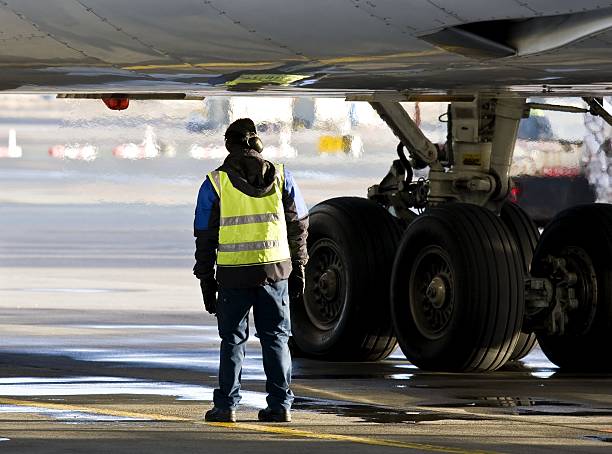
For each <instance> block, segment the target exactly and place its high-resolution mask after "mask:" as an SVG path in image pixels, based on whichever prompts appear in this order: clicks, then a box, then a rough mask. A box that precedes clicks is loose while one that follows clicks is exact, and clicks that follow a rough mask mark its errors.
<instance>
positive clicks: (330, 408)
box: [293, 397, 485, 424]
mask: <svg viewBox="0 0 612 454" xmlns="http://www.w3.org/2000/svg"><path fill="white" fill-rule="evenodd" d="M293 408H294V409H296V410H306V411H314V412H317V413H324V414H331V415H336V416H343V417H349V418H358V419H360V420H361V421H362V422H369V423H378V424H400V423H404V424H416V423H419V422H430V421H444V420H463V421H466V420H469V421H480V420H484V419H485V418H481V417H479V416H475V415H470V414H465V415H457V414H452V415H451V414H445V413H442V412H437V411H436V412H432V411H425V410H423V411H405V410H396V409H393V408H387V407H377V406H375V405H371V404H369V405H365V404H356V403H348V402H337V401H326V400H318V399H303V398H299V397H298V398H296V399H295V402H294V403H293Z"/></svg>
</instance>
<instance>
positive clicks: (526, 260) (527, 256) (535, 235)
mask: <svg viewBox="0 0 612 454" xmlns="http://www.w3.org/2000/svg"><path fill="white" fill-rule="evenodd" d="M500 218H501V220H502V221H503V222H504V224H506V227H508V229H509V230H510V233H511V234H512V237H513V238H514V240H515V241H516V245H517V246H518V249H519V253H520V254H521V260H522V262H523V272H524V273H525V274H528V273H529V271H530V269H531V260H532V259H533V253H534V251H535V248H536V246H537V245H538V240H539V239H540V231H539V230H538V228H537V227H536V225H535V224H534V222H533V221H532V220H531V218H530V217H529V215H528V214H527V213H526V212H525V210H523V209H522V208H521V207H519V206H518V205H517V204H516V203H512V202H510V201H508V202H506V203H505V204H504V206H502V209H501V212H500ZM523 329H524V326H523ZM536 343H537V338H536V335H535V333H534V332H532V331H524V330H523V331H521V334H520V336H519V339H518V342H517V343H516V347H514V352H512V355H511V356H510V361H518V360H519V359H522V358H524V357H525V356H527V355H528V354H529V353H530V352H531V350H533V349H534V348H535V345H536Z"/></svg>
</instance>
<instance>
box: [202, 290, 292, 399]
mask: <svg viewBox="0 0 612 454" xmlns="http://www.w3.org/2000/svg"><path fill="white" fill-rule="evenodd" d="M251 307H253V316H254V320H255V329H256V330H257V335H258V337H259V342H260V343H261V350H262V356H263V367H264V371H265V373H266V391H267V393H268V396H267V398H266V400H267V402H268V406H269V407H270V408H272V409H275V410H279V409H281V408H285V409H287V410H289V409H290V408H291V403H292V402H293V393H292V392H291V390H290V389H289V384H290V383H291V355H290V353H289V347H288V345H287V342H288V340H289V336H290V335H291V321H290V316H289V293H288V285H287V281H286V280H282V281H279V282H275V283H273V284H269V285H264V286H262V287H252V288H220V289H219V300H218V303H217V323H218V327H219V336H220V337H221V353H220V359H219V389H215V391H214V395H213V401H214V405H215V407H218V408H222V409H228V408H235V407H236V405H238V403H239V402H240V378H241V375H242V361H243V359H244V355H245V347H246V342H247V339H248V338H249V312H250V310H251Z"/></svg>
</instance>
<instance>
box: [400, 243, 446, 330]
mask: <svg viewBox="0 0 612 454" xmlns="http://www.w3.org/2000/svg"><path fill="white" fill-rule="evenodd" d="M453 275H454V273H453V269H452V267H451V265H450V259H449V257H448V254H447V253H446V252H445V251H444V250H442V249H441V248H440V247H438V246H430V247H429V248H426V249H424V250H423V251H422V252H421V253H420V254H419V255H418V256H417V258H416V260H415V262H414V266H413V268H412V271H411V274H410V283H409V285H410V293H409V295H410V311H411V313H412V318H413V320H414V324H415V325H416V328H417V330H418V331H419V332H420V333H421V335H423V336H424V337H426V338H427V339H430V340H436V339H440V338H441V337H442V336H444V334H445V332H446V330H447V329H448V327H449V325H450V321H451V319H452V316H453V313H454V308H455V304H454V292H453V282H454V280H453Z"/></svg>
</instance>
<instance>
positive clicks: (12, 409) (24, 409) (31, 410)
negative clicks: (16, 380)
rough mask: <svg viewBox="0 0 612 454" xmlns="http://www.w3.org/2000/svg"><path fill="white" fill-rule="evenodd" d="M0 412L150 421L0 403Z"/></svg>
mask: <svg viewBox="0 0 612 454" xmlns="http://www.w3.org/2000/svg"><path fill="white" fill-rule="evenodd" d="M0 413H28V414H34V415H42V416H49V417H51V418H53V419H57V420H60V421H75V422H105V421H112V422H123V421H149V420H148V419H143V418H132V417H127V416H112V415H101V414H97V413H88V412H86V411H75V410H57V409H50V408H41V407H28V406H21V405H0Z"/></svg>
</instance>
